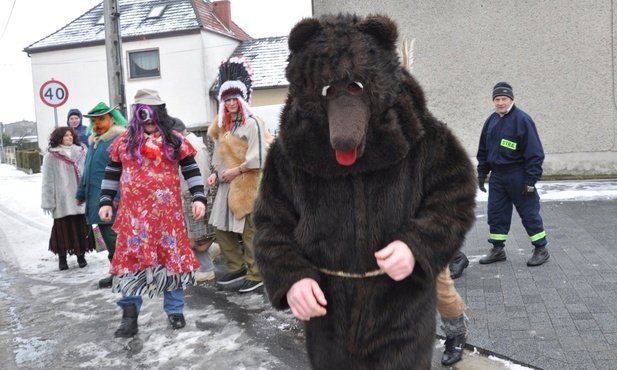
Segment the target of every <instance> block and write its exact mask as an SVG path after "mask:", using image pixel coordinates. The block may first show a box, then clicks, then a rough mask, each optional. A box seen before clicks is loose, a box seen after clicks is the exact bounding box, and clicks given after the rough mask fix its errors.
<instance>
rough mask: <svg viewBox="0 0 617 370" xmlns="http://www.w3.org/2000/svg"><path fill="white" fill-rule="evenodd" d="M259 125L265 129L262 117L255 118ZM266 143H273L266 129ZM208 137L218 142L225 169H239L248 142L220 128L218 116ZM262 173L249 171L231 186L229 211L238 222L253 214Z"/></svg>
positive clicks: (211, 126) (210, 128) (236, 179)
mask: <svg viewBox="0 0 617 370" xmlns="http://www.w3.org/2000/svg"><path fill="white" fill-rule="evenodd" d="M254 118H255V119H256V120H257V123H258V124H261V125H263V126H264V129H266V127H265V123H264V120H263V119H262V118H261V117H254ZM265 132H266V142H267V143H268V144H270V143H272V135H271V134H270V132H269V131H268V130H267V129H266V131H265ZM208 136H210V137H211V138H212V139H214V140H215V141H218V151H219V156H220V157H221V160H222V161H223V164H225V168H233V167H238V166H239V165H241V164H242V163H243V162H244V158H245V155H246V151H247V149H248V144H247V142H246V140H243V139H241V138H239V137H236V136H234V135H232V134H231V133H230V132H228V131H226V130H225V128H224V127H219V125H218V116H216V117H214V120H213V122H212V124H211V125H210V127H209V128H208ZM260 175H261V172H260V171H247V172H244V173H243V174H241V175H240V176H238V177H236V178H235V179H234V180H233V181H232V182H231V184H230V185H229V197H228V199H227V202H228V205H229V209H231V212H233V214H234V217H235V218H236V219H238V220H240V219H242V218H244V217H246V215H248V214H250V213H251V212H253V204H254V202H255V198H256V197H257V184H258V182H259V176H260Z"/></svg>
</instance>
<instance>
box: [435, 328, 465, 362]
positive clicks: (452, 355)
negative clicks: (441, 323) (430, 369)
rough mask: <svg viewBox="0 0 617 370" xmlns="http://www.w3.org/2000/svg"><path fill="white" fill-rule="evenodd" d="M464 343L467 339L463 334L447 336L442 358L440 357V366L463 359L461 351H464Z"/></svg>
mask: <svg viewBox="0 0 617 370" xmlns="http://www.w3.org/2000/svg"><path fill="white" fill-rule="evenodd" d="M466 342H467V338H466V337H465V334H460V335H457V336H454V337H453V336H450V335H448V336H447V337H446V350H445V351H443V356H441V364H442V365H446V366H448V365H452V364H454V363H456V362H459V361H460V360H461V358H463V350H464V349H465V343H466Z"/></svg>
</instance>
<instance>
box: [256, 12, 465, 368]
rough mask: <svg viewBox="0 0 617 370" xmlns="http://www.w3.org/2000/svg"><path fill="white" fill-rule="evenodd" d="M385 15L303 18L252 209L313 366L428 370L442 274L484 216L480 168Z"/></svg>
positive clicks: (271, 291)
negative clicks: (478, 213) (428, 95)
mask: <svg viewBox="0 0 617 370" xmlns="http://www.w3.org/2000/svg"><path fill="white" fill-rule="evenodd" d="M397 38H398V31H397V27H396V24H395V23H394V22H393V21H392V20H391V19H389V18H388V17H386V16H382V15H369V16H367V17H360V16H357V15H353V14H338V15H326V16H323V17H321V18H319V19H317V18H305V19H303V20H302V21H300V22H299V23H298V24H296V25H295V26H294V28H293V29H292V31H291V33H290V35H289V39H288V43H289V50H290V55H289V59H288V65H287V67H286V77H287V80H288V81H289V94H288V96H287V100H286V102H285V106H284V108H283V111H282V113H281V124H280V131H279V136H278V138H277V139H276V140H275V141H274V143H273V144H272V146H271V148H270V152H269V154H268V157H267V159H266V165H265V167H264V170H263V175H262V180H261V185H260V189H259V194H258V197H257V200H256V202H255V207H254V222H255V229H256V231H255V238H254V252H255V259H256V262H257V264H258V266H259V269H260V272H261V275H262V278H263V281H264V285H265V288H266V292H267V295H268V297H269V299H270V301H271V303H272V305H273V307H274V308H276V309H280V310H284V309H287V308H290V309H291V312H292V313H293V315H294V316H295V317H296V318H297V319H299V320H302V321H304V322H305V334H306V347H307V352H308V356H309V359H310V362H311V365H312V367H313V368H314V369H337V370H346V369H354V370H358V369H366V370H368V369H371V370H376V369H430V368H431V357H432V353H433V347H434V342H435V331H436V322H435V316H436V315H435V313H436V312H435V301H436V298H435V296H436V293H435V279H436V276H437V275H438V274H439V273H440V272H442V271H443V270H444V269H445V267H446V266H447V265H448V263H449V262H450V261H451V259H452V257H453V256H454V254H455V253H456V251H457V249H458V248H459V246H460V245H462V243H463V241H464V238H465V234H466V233H467V231H468V230H469V229H470V228H471V227H472V225H473V223H474V220H475V213H474V210H475V193H476V178H475V171H474V168H473V166H472V164H471V161H470V159H469V156H468V155H467V153H466V152H465V150H464V149H463V147H462V146H461V144H460V143H459V141H458V140H457V139H456V138H455V137H454V135H453V134H452V132H451V131H450V130H449V129H448V128H447V126H446V125H445V124H444V123H442V122H440V121H439V120H437V119H436V118H435V117H434V116H433V115H432V114H431V113H430V112H429V111H428V109H427V106H426V100H425V97H424V93H423V91H422V88H421V87H420V85H419V84H418V83H417V82H416V80H415V79H414V78H413V77H412V76H411V75H410V74H409V72H408V71H406V70H405V69H404V68H403V67H402V65H401V62H400V60H399V57H398V54H397V50H396V47H395V44H396V41H397Z"/></svg>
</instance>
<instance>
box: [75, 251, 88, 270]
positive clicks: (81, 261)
mask: <svg viewBox="0 0 617 370" xmlns="http://www.w3.org/2000/svg"><path fill="white" fill-rule="evenodd" d="M77 264H78V265H79V268H84V267H86V266H88V262H87V261H86V256H85V255H83V254H82V255H81V256H77Z"/></svg>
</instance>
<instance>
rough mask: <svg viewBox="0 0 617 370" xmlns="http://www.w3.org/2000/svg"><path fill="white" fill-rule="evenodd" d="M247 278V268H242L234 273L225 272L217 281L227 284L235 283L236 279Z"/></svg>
mask: <svg viewBox="0 0 617 370" xmlns="http://www.w3.org/2000/svg"><path fill="white" fill-rule="evenodd" d="M245 278H246V269H242V270H240V271H238V272H234V273H233V274H225V275H223V276H221V277H220V278H218V280H217V281H216V282H217V283H218V284H221V285H227V284H231V283H234V282H236V281H240V280H244V279H245Z"/></svg>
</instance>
